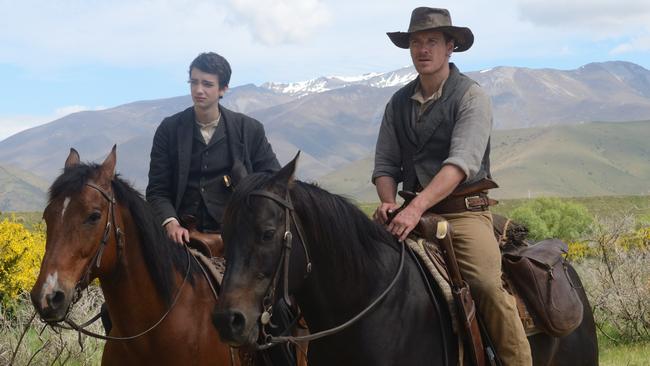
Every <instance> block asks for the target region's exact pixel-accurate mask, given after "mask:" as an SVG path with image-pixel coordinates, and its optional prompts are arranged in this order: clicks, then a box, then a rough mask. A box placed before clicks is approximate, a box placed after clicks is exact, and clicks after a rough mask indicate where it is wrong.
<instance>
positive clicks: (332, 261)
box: [296, 204, 399, 328]
mask: <svg viewBox="0 0 650 366" xmlns="http://www.w3.org/2000/svg"><path fill="white" fill-rule="evenodd" d="M304 210H309V208H308V207H306V206H303V205H300V204H298V205H296V213H297V215H298V217H299V220H301V223H302V225H303V227H302V229H303V232H304V234H305V236H306V238H305V239H306V241H307V243H308V244H307V245H308V247H309V249H308V250H309V254H310V257H311V260H312V263H313V266H312V268H313V270H312V271H313V272H312V273H311V274H310V275H309V277H308V278H307V281H306V283H305V285H304V287H303V288H302V289H301V290H300V291H299V292H298V298H299V301H300V302H302V303H303V304H301V308H303V311H304V312H305V315H306V316H307V320H308V321H310V319H309V318H310V316H309V315H313V316H312V318H313V319H314V320H313V321H315V322H316V323H318V324H319V325H321V326H322V327H325V328H327V327H332V326H333V325H338V324H340V323H341V321H342V320H347V319H348V318H349V314H352V313H355V314H356V313H358V312H359V311H361V310H362V308H363V307H365V306H367V305H368V304H369V303H370V302H371V301H372V300H373V299H374V297H375V296H377V294H379V292H381V290H380V289H383V288H385V287H386V286H387V285H388V283H389V282H390V280H391V279H392V277H391V276H392V275H393V270H390V269H389V270H387V268H393V267H396V265H397V262H398V261H399V253H398V252H396V251H395V250H394V249H393V248H391V247H389V245H386V244H384V243H376V244H377V245H378V246H379V247H378V251H379V252H380V253H379V256H381V257H383V258H386V259H387V263H388V264H386V263H382V262H381V261H376V260H372V259H369V258H357V260H358V263H359V267H358V268H357V269H356V270H354V269H352V268H342V264H343V263H345V262H347V260H346V259H348V258H342V255H340V256H333V255H331V253H329V252H330V251H332V250H335V249H334V248H336V246H337V245H338V246H340V245H361V244H360V243H353V240H349V241H346V240H342V241H340V242H336V243H324V242H323V238H322V237H321V236H320V235H318V232H319V231H320V230H322V229H321V228H320V227H317V226H319V223H315V222H309V221H308V220H304V219H301V218H304V217H305V216H304V215H305V211H304ZM312 218H313V217H312ZM323 219H325V218H323ZM368 240H370V239H368ZM335 251H336V250H335ZM337 252H338V253H342V252H341V251H337ZM375 255H377V254H375ZM393 262H394V263H395V265H393ZM361 269H363V270H361ZM347 271H354V273H353V274H352V273H348V272H347ZM352 295H354V296H352ZM333 309H334V311H333ZM323 314H330V316H328V317H323V316H322V315H323ZM311 323H312V322H310V324H311Z"/></svg>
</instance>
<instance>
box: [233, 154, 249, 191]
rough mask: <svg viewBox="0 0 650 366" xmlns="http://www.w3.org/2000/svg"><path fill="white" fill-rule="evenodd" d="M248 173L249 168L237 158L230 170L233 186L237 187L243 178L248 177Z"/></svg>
mask: <svg viewBox="0 0 650 366" xmlns="http://www.w3.org/2000/svg"><path fill="white" fill-rule="evenodd" d="M247 175H248V170H246V167H245V166H244V164H243V163H242V162H241V160H239V159H235V162H234V163H233V164H232V170H231V171H230V179H231V180H232V186H233V187H237V185H238V184H239V182H241V181H242V179H244V178H246V176H247Z"/></svg>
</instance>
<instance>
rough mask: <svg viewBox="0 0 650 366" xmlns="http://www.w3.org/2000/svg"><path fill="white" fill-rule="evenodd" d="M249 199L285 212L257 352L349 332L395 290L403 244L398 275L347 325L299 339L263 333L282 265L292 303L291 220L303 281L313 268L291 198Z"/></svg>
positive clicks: (258, 192) (272, 195)
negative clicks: (302, 259) (299, 245)
mask: <svg viewBox="0 0 650 366" xmlns="http://www.w3.org/2000/svg"><path fill="white" fill-rule="evenodd" d="M248 195H249V196H259V197H265V198H268V199H271V200H273V201H275V202H276V203H278V204H279V205H280V206H282V207H284V212H285V224H284V227H285V232H284V239H283V242H284V244H283V246H282V253H281V258H280V261H279V262H278V267H277V268H276V270H275V274H274V276H273V280H272V282H271V284H270V286H269V289H268V290H267V292H266V296H264V298H263V300H262V306H263V308H264V312H263V313H262V315H261V316H260V319H259V322H260V323H261V327H260V328H261V333H262V338H263V342H264V343H262V344H260V343H258V344H256V345H255V346H256V349H257V350H264V349H268V348H270V347H273V346H274V345H276V344H279V343H286V342H291V343H296V342H301V341H313V340H316V339H319V338H323V337H326V336H328V335H331V334H335V333H338V332H340V331H342V330H343V329H345V328H348V327H349V326H351V325H352V324H354V323H356V322H357V321H358V320H359V319H361V318H362V317H363V316H364V315H366V314H367V313H368V312H369V311H370V310H372V309H373V308H374V307H375V305H377V304H378V303H379V302H380V301H381V300H383V299H384V298H385V297H386V295H387V294H388V293H389V292H390V290H391V289H392V288H393V287H394V286H395V284H396V283H397V280H398V278H399V277H400V275H401V273H402V269H403V268H404V252H405V248H406V244H404V242H400V244H401V245H402V247H401V251H400V262H399V266H398V268H397V272H396V273H395V277H394V278H393V280H392V281H391V283H390V284H389V285H388V287H387V288H386V289H385V290H384V291H383V292H382V293H381V294H380V295H379V296H378V297H377V298H376V299H375V300H373V301H372V302H371V303H370V305H368V306H367V307H366V308H365V309H363V310H362V311H361V312H360V313H359V314H357V315H355V316H354V317H353V318H352V319H350V320H348V321H347V322H345V323H343V324H341V325H339V326H336V327H334V328H331V329H327V330H323V331H320V332H317V333H312V334H310V335H306V336H301V337H293V336H278V337H276V336H272V335H270V334H268V333H266V331H265V327H266V325H267V324H269V323H270V321H271V316H272V315H273V304H274V303H275V291H276V287H277V281H278V275H279V274H280V270H281V269H282V268H283V267H282V265H283V264H284V274H283V278H284V293H283V297H284V300H285V301H286V303H287V305H289V306H291V302H290V299H289V259H290V257H289V255H290V254H291V246H292V243H291V242H292V239H293V236H292V234H291V221H290V220H293V222H294V224H295V226H296V231H297V232H298V236H299V237H300V241H301V242H302V246H303V248H304V250H305V259H306V260H307V267H306V269H305V278H307V276H308V275H309V273H311V270H312V265H311V259H310V257H309V251H308V250H307V244H306V241H305V239H304V235H303V234H302V231H301V229H300V225H298V220H296V216H295V209H294V207H293V204H292V203H291V195H290V194H289V192H287V198H286V199H284V198H282V197H280V196H279V195H277V194H275V193H272V192H268V191H263V190H255V191H252V192H250V193H249V194H248Z"/></svg>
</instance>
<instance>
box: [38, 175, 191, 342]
mask: <svg viewBox="0 0 650 366" xmlns="http://www.w3.org/2000/svg"><path fill="white" fill-rule="evenodd" d="M86 186H88V187H90V188H93V189H94V190H96V191H98V192H99V193H101V195H102V196H103V197H104V198H105V199H106V200H107V201H108V216H107V218H106V227H105V228H104V233H103V235H102V239H101V241H100V242H99V247H98V248H97V251H96V252H95V255H94V256H93V258H92V260H91V261H90V263H88V266H87V267H86V270H85V272H84V275H83V277H81V279H79V281H77V284H76V285H75V298H74V299H73V301H72V303H71V305H70V306H69V307H68V310H67V311H66V313H65V317H64V318H63V320H61V321H59V322H55V323H50V325H51V326H56V327H58V328H62V329H68V330H76V331H78V332H80V333H83V334H85V335H87V336H90V337H93V338H99V339H103V340H114V341H128V340H133V339H136V338H139V337H141V336H143V335H145V334H147V333H149V332H151V331H152V330H154V329H155V328H156V327H157V326H158V325H160V323H162V322H163V320H165V318H166V317H167V315H169V313H170V312H171V311H172V309H173V308H174V306H175V305H176V302H177V301H178V299H179V298H180V295H181V292H182V290H183V287H184V286H185V283H186V282H187V279H188V277H189V274H190V264H191V263H190V258H191V255H190V252H189V249H188V248H187V245H185V252H186V253H187V270H186V271H185V277H184V278H183V283H182V284H181V286H180V287H179V288H178V291H177V292H176V296H175V297H174V300H173V301H172V303H171V305H170V306H169V308H168V309H167V311H166V312H165V313H164V314H163V315H162V317H161V318H160V319H159V320H158V321H156V322H155V323H154V324H153V325H151V326H150V327H149V328H147V329H146V330H144V331H142V332H139V333H138V334H135V335H131V336H125V337H114V336H109V335H102V334H98V333H94V332H92V331H90V330H87V329H85V328H86V327H87V326H89V325H90V324H92V323H94V322H95V321H96V320H97V319H99V318H100V317H101V313H99V314H97V315H95V316H94V317H92V318H91V319H90V320H88V321H86V322H84V323H82V324H76V323H75V322H74V321H73V320H72V319H70V310H71V309H72V305H74V304H75V303H76V302H77V301H78V300H79V299H80V298H81V291H83V289H84V288H85V287H87V286H88V284H89V282H90V273H91V271H92V269H93V263H94V264H95V268H99V267H100V265H101V261H102V255H103V254H104V250H105V249H106V245H107V243H108V238H109V235H110V232H111V228H113V231H114V233H115V241H116V245H117V256H118V262H119V260H120V259H121V258H122V255H123V250H124V233H123V231H122V230H121V229H120V228H119V226H118V225H117V222H116V220H115V204H116V201H115V197H113V196H112V195H110V194H109V193H108V192H106V191H105V190H104V189H102V188H101V187H99V186H97V185H96V184H93V183H86ZM60 322H64V323H66V324H67V325H68V326H65V325H62V324H60Z"/></svg>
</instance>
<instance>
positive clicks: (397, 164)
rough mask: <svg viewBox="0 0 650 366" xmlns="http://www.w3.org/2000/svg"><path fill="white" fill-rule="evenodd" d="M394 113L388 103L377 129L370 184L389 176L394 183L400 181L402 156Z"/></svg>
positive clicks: (390, 103) (390, 104)
mask: <svg viewBox="0 0 650 366" xmlns="http://www.w3.org/2000/svg"><path fill="white" fill-rule="evenodd" d="M394 117H395V116H394V113H393V107H392V102H388V104H387V105H386V110H385V111H384V118H383V119H382V121H381V127H380V128H379V136H377V145H376V146H375V168H374V170H373V172H372V183H373V184H374V183H375V179H377V178H379V177H383V176H389V177H392V178H393V179H395V182H397V183H399V182H401V181H402V154H401V151H400V147H399V141H398V140H397V133H396V132H395V126H394V121H395V118H394Z"/></svg>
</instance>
